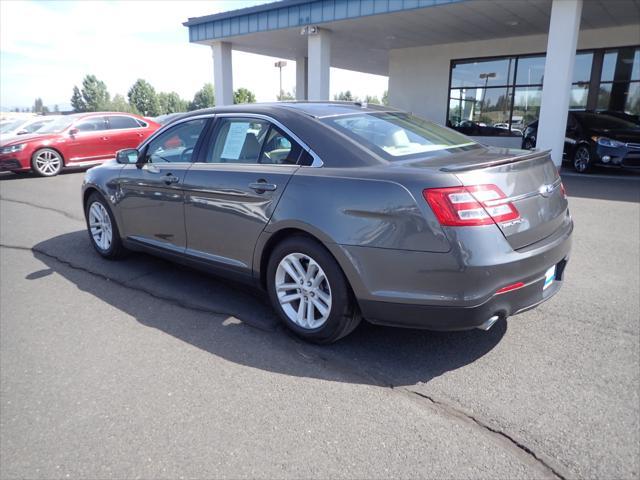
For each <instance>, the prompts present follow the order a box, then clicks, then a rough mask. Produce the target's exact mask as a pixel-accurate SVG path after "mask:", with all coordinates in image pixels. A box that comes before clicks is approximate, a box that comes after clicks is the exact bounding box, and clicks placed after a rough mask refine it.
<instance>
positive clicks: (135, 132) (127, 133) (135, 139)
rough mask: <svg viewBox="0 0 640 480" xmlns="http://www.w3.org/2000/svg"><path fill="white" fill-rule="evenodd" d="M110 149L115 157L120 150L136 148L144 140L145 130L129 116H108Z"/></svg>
mask: <svg viewBox="0 0 640 480" xmlns="http://www.w3.org/2000/svg"><path fill="white" fill-rule="evenodd" d="M107 124H108V126H109V136H110V147H111V150H112V152H113V155H114V156H115V153H116V152H117V151H118V150H122V149H124V148H136V147H137V146H138V145H140V143H141V142H142V140H144V128H143V127H142V126H141V125H140V124H139V123H138V121H137V120H136V119H135V118H133V117H129V116H127V115H107Z"/></svg>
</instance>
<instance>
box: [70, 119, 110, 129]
mask: <svg viewBox="0 0 640 480" xmlns="http://www.w3.org/2000/svg"><path fill="white" fill-rule="evenodd" d="M75 127H76V128H77V129H78V130H79V131H81V132H98V131H101V130H106V128H107V125H106V123H105V121H104V117H93V118H87V119H85V120H80V121H79V122H78V123H77V124H76V126H75Z"/></svg>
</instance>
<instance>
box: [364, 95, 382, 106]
mask: <svg viewBox="0 0 640 480" xmlns="http://www.w3.org/2000/svg"><path fill="white" fill-rule="evenodd" d="M364 101H365V103H374V104H377V105H381V104H380V100H379V99H378V97H377V96H375V95H367V96H366V97H364Z"/></svg>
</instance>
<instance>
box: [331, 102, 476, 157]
mask: <svg viewBox="0 0 640 480" xmlns="http://www.w3.org/2000/svg"><path fill="white" fill-rule="evenodd" d="M324 122H325V123H327V124H328V125H330V126H332V127H334V128H336V129H337V130H339V131H340V132H342V133H344V134H346V135H347V136H349V137H350V138H352V139H353V140H355V141H356V142H357V143H358V144H360V145H363V146H365V147H367V148H368V149H369V150H372V151H373V152H374V153H376V154H378V155H381V156H382V157H384V158H385V159H387V160H391V161H393V160H404V159H408V158H416V157H424V156H425V155H442V154H445V153H452V152H453V151H457V152H459V151H460V150H468V149H472V148H477V147H479V144H478V143H476V142H474V141H473V140H471V139H470V138H468V137H465V136H464V135H462V134H460V133H458V132H456V131H454V130H451V129H449V128H445V127H441V126H440V125H437V124H435V123H432V122H427V121H426V120H422V119H420V118H418V117H414V116H413V115H409V114H407V113H358V114H355V115H349V116H340V117H329V118H326V119H324Z"/></svg>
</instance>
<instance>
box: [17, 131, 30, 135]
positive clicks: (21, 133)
mask: <svg viewBox="0 0 640 480" xmlns="http://www.w3.org/2000/svg"><path fill="white" fill-rule="evenodd" d="M25 133H29V131H28V130H20V131H19V132H17V133H16V135H24V134H25Z"/></svg>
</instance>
